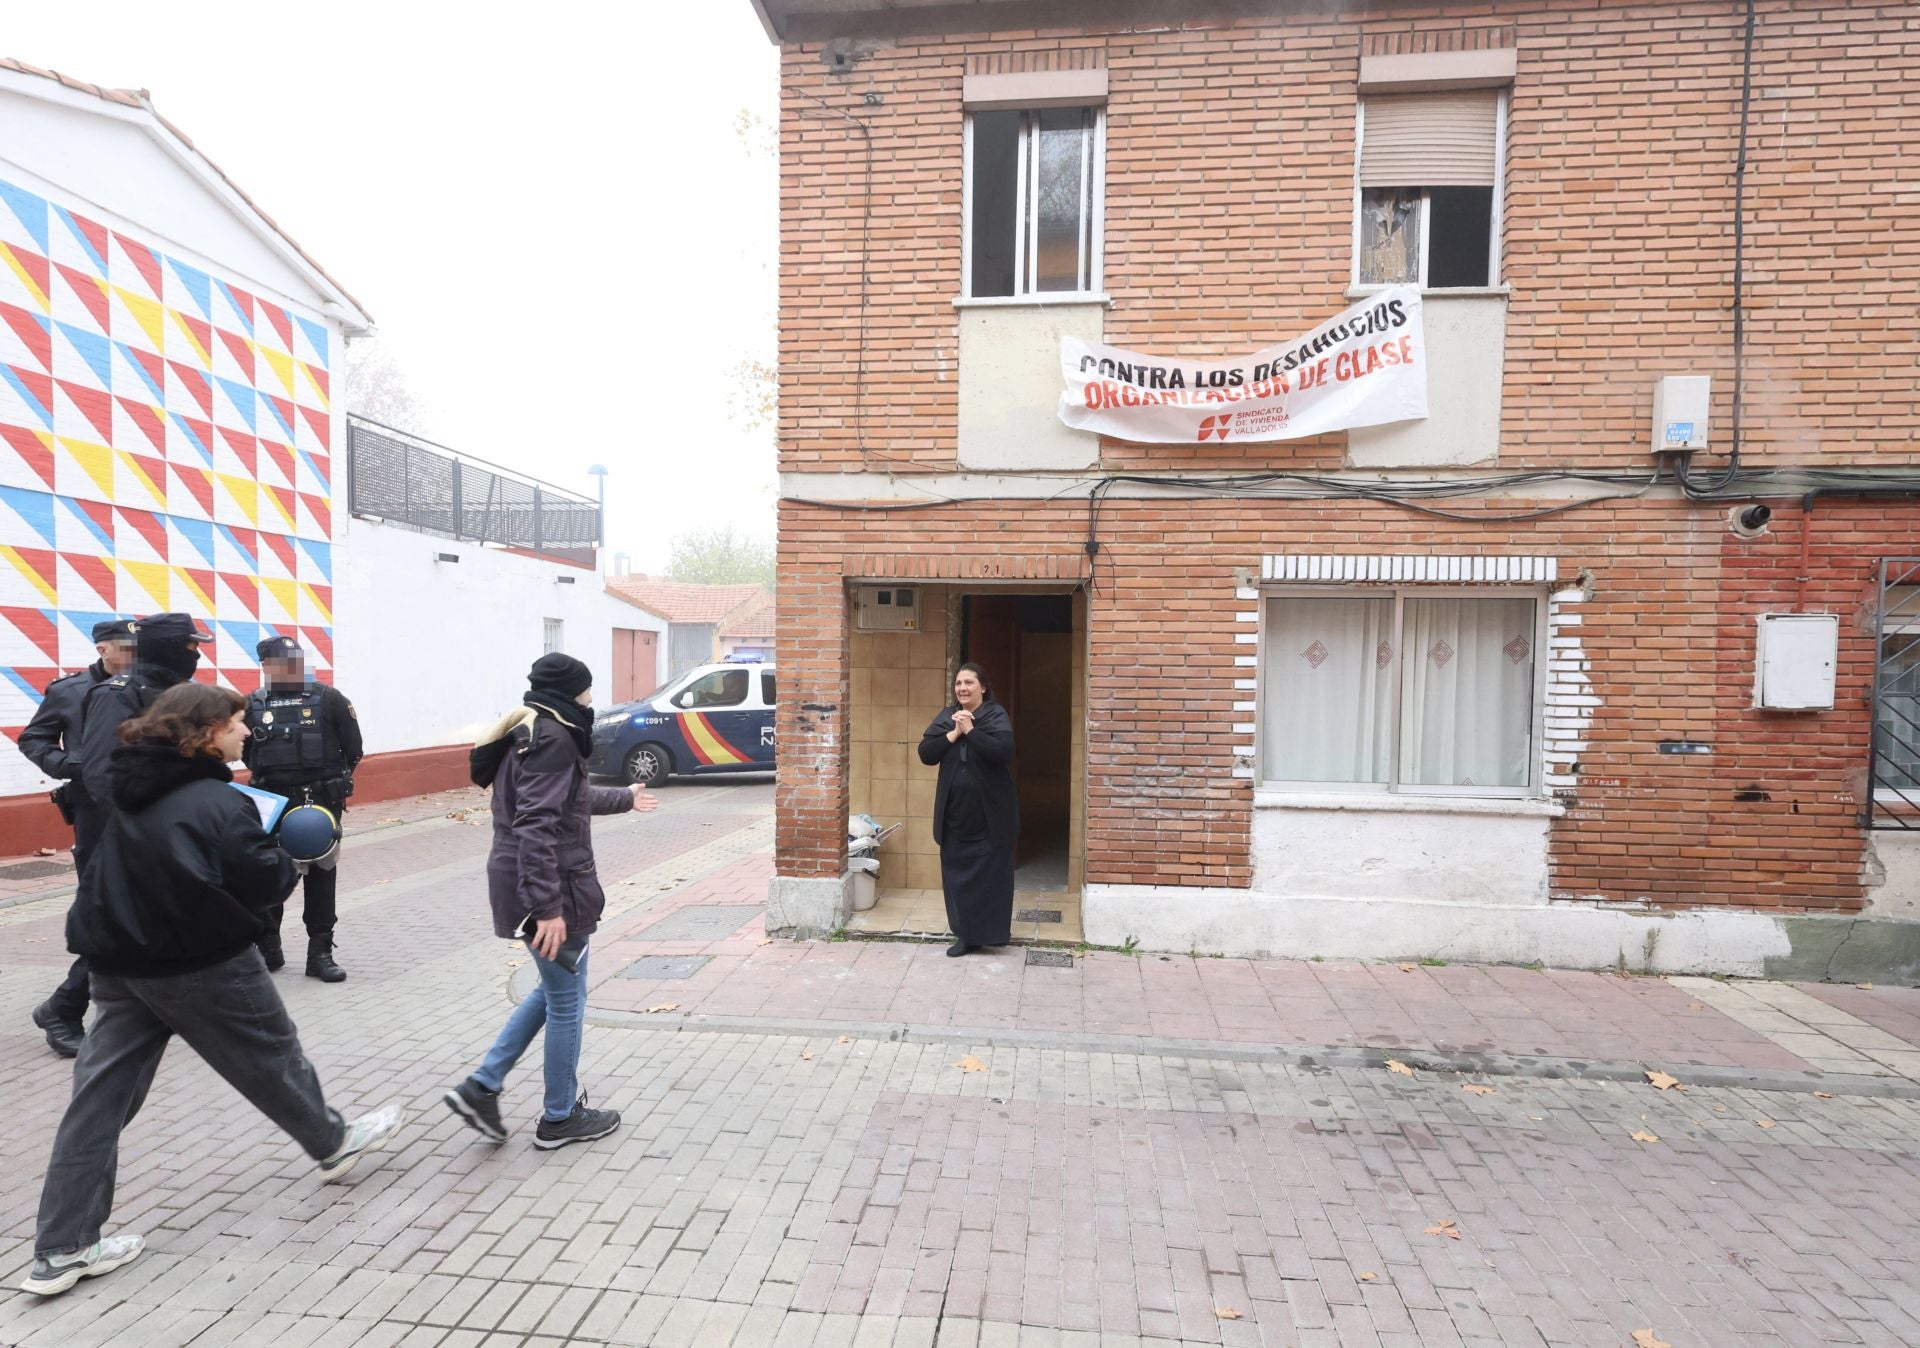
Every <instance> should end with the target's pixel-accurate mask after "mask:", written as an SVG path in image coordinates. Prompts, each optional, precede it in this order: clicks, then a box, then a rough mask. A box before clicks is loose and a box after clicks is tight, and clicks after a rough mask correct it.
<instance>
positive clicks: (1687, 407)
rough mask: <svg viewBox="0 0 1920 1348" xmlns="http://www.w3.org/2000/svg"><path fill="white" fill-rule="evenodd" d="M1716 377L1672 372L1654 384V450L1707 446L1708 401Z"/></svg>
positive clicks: (1694, 448) (1660, 451)
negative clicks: (1713, 378)
mask: <svg viewBox="0 0 1920 1348" xmlns="http://www.w3.org/2000/svg"><path fill="white" fill-rule="evenodd" d="M1712 388H1713V380H1712V379H1710V378H1708V377H1707V376H1706V375H1703V374H1670V375H1667V376H1666V377H1665V378H1663V379H1661V380H1659V381H1658V382H1656V383H1655V384H1654V386H1653V452H1654V453H1655V454H1661V453H1665V452H1667V451H1669V450H1679V449H1685V450H1699V449H1705V448H1706V447H1707V402H1708V397H1709V395H1710V394H1711V392H1712Z"/></svg>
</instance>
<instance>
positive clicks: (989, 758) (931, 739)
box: [920, 698, 1020, 848]
mask: <svg viewBox="0 0 1920 1348" xmlns="http://www.w3.org/2000/svg"><path fill="white" fill-rule="evenodd" d="M959 710H960V708H959V705H958V704H955V705H954V706H951V707H948V708H947V709H946V710H945V711H943V712H941V713H940V714H939V715H938V716H936V717H934V718H933V724H932V725H930V726H928V727H927V729H926V733H924V734H923V735H921V736H920V761H921V762H922V763H927V764H933V763H938V764H939V765H940V780H939V783H938V784H937V785H936V786H935V787H934V789H933V840H934V841H935V842H936V843H945V842H946V840H947V838H946V829H947V799H948V796H949V795H950V794H951V792H952V790H953V786H954V782H955V781H956V780H957V779H958V778H959V777H960V775H961V774H962V773H966V774H968V775H969V776H971V777H972V778H973V786H974V789H976V790H978V791H979V793H980V802H981V805H982V806H983V807H984V809H985V813H986V816H987V837H988V839H989V840H990V841H991V842H992V843H993V845H994V846H995V847H997V848H1011V847H1012V846H1013V845H1014V843H1015V842H1016V841H1018V840H1019V837H1020V793H1019V792H1018V791H1017V790H1015V789H1014V785H1013V722H1012V721H1011V720H1010V719H1009V718H1008V716H1007V709H1006V708H1005V707H1003V706H1001V705H1000V704H999V703H998V702H995V701H994V700H993V699H992V698H988V699H987V700H986V701H985V702H982V703H981V704H980V709H979V710H978V711H976V712H975V713H974V714H973V730H972V732H971V733H969V734H965V735H962V736H961V737H960V738H959V739H957V740H954V741H953V742H952V743H948V742H947V732H949V731H950V730H952V729H953V717H954V713H955V712H957V711H959Z"/></svg>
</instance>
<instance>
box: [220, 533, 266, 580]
mask: <svg viewBox="0 0 1920 1348" xmlns="http://www.w3.org/2000/svg"><path fill="white" fill-rule="evenodd" d="M227 532H228V533H230V534H232V535H233V541H234V542H235V543H236V544H237V545H238V546H239V548H240V551H242V552H244V553H245V554H246V555H247V565H248V566H250V567H252V568H253V569H254V570H255V571H258V570H259V569H260V536H259V535H258V534H256V533H255V532H254V531H253V530H252V529H240V528H229V529H228V530H227Z"/></svg>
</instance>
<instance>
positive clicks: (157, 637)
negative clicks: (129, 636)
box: [127, 613, 213, 642]
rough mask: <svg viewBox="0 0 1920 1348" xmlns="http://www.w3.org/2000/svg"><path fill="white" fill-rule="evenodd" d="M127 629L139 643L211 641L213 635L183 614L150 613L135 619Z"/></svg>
mask: <svg viewBox="0 0 1920 1348" xmlns="http://www.w3.org/2000/svg"><path fill="white" fill-rule="evenodd" d="M127 629H128V630H129V631H131V632H132V633H133V634H134V636H135V637H136V638H137V639H139V640H141V641H159V642H166V641H212V640H213V633H211V632H209V631H207V629H206V628H205V627H203V626H201V625H200V624H199V623H197V622H195V621H194V620H193V618H192V617H191V616H189V615H188V614H185V613H152V614H149V615H147V616H146V617H144V618H136V619H134V621H132V622H130V623H128V624H127Z"/></svg>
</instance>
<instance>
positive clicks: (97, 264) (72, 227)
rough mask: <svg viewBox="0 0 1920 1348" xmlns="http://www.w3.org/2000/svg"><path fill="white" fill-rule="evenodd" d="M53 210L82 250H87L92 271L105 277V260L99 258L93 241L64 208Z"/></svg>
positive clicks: (56, 207)
mask: <svg viewBox="0 0 1920 1348" xmlns="http://www.w3.org/2000/svg"><path fill="white" fill-rule="evenodd" d="M53 209H54V210H56V211H58V212H59V213H60V219H61V221H62V222H63V223H64V224H65V225H66V227H67V230H68V232H69V233H71V234H72V235H73V237H74V238H75V239H76V240H78V241H79V244H80V246H81V247H82V248H84V249H86V250H87V256H88V257H90V258H92V259H93V265H94V269H95V270H96V271H98V272H99V273H100V274H101V275H102V276H105V275H106V274H107V260H106V259H105V258H104V257H101V256H100V250H99V249H97V248H95V247H94V246H93V240H92V239H89V238H88V237H87V235H86V231H84V230H82V229H81V228H80V222H79V221H78V220H75V219H74V218H73V212H72V211H70V210H68V209H67V208H66V207H65V206H55V207H54V208H53Z"/></svg>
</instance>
